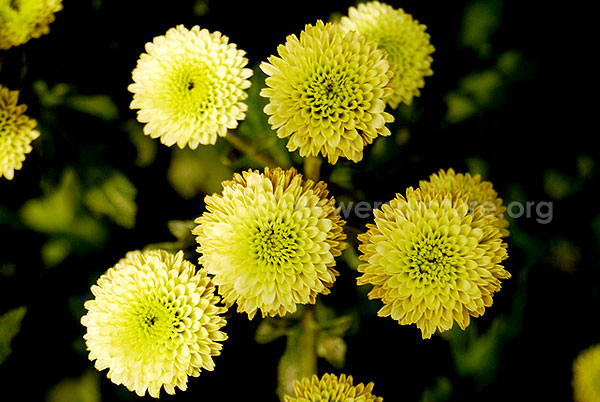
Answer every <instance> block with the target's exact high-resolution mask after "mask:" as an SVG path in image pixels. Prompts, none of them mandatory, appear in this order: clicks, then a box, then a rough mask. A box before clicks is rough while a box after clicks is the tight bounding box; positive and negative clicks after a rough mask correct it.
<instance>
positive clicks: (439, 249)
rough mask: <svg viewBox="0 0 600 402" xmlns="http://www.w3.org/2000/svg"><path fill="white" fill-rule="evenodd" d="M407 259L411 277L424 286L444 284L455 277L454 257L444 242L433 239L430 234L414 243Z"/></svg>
mask: <svg viewBox="0 0 600 402" xmlns="http://www.w3.org/2000/svg"><path fill="white" fill-rule="evenodd" d="M409 258H410V261H411V267H412V268H413V270H412V271H411V275H412V276H413V277H414V278H418V279H419V280H420V281H422V282H423V284H425V285H429V284H432V285H433V284H437V283H440V282H441V284H445V283H446V282H448V280H449V279H450V278H451V277H452V276H454V277H456V274H455V271H456V268H455V264H456V257H455V256H454V255H453V254H452V251H451V249H450V247H449V246H448V245H447V244H445V242H444V241H442V240H441V239H435V238H434V236H433V235H432V234H431V233H429V234H428V235H427V237H424V238H422V239H421V241H417V242H416V244H415V247H414V249H413V251H412V252H411V253H409Z"/></svg>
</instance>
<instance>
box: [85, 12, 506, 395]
mask: <svg viewBox="0 0 600 402" xmlns="http://www.w3.org/2000/svg"><path fill="white" fill-rule="evenodd" d="M433 50H434V49H433V46H432V45H431V44H430V43H429V35H428V34H426V33H425V26H423V25H420V24H419V23H418V22H417V21H416V20H413V18H412V17H411V16H410V15H408V14H406V13H404V11H402V10H396V9H393V8H392V7H390V6H387V5H385V4H382V3H379V2H377V1H375V2H370V3H366V4H361V5H359V6H358V7H357V8H354V7H352V8H350V10H349V13H348V16H347V17H343V18H342V19H341V20H340V21H339V22H332V23H324V22H322V21H317V22H316V23H315V24H314V25H306V26H305V28H304V30H303V31H302V32H301V33H300V35H299V36H296V35H290V36H288V37H287V40H286V43H285V44H282V45H280V46H279V47H278V49H277V53H278V55H277V56H271V57H269V58H268V62H263V63H262V64H261V65H260V68H261V69H262V70H263V71H264V72H265V74H266V75H267V76H268V77H267V78H266V87H265V88H263V89H262V90H261V92H260V93H261V95H262V96H263V97H266V98H268V100H269V102H268V104H267V106H266V107H265V108H264V112H265V113H266V114H267V115H269V123H270V124H271V125H272V127H273V129H274V130H275V131H276V133H277V135H278V136H279V137H281V138H288V143H287V148H288V149H289V150H290V151H295V150H299V154H300V155H301V156H303V157H309V156H310V157H318V156H320V155H322V156H323V157H326V158H327V159H328V161H329V162H330V163H332V164H334V163H336V162H337V161H338V159H339V157H344V158H347V159H349V160H351V161H355V162H358V161H360V160H361V159H362V157H363V150H364V147H365V146H366V145H367V144H370V143H372V142H373V140H374V139H375V138H377V137H378V136H387V135H390V131H389V129H388V128H387V127H386V123H389V122H391V121H393V116H392V115H391V114H390V113H388V112H386V111H385V109H386V106H389V107H391V108H395V107H397V106H398V105H399V104H400V103H402V102H403V103H405V104H410V103H411V101H412V99H413V97H414V96H418V95H419V89H420V88H422V87H423V85H424V77H426V76H429V75H431V74H432V71H431V69H430V65H431V61H432V59H431V53H432V52H433ZM146 52H147V53H144V54H142V55H141V57H140V59H139V60H138V64H137V66H136V68H135V70H134V71H133V81H134V82H133V83H132V84H131V85H130V86H129V90H130V91H131V92H132V93H133V101H132V102H131V108H132V109H138V111H137V113H138V120H139V121H140V122H142V123H145V126H144V132H145V133H146V134H147V135H149V136H151V137H153V138H159V139H160V141H161V142H162V143H163V144H165V145H168V146H171V145H173V144H177V146H179V147H185V146H189V147H190V148H192V149H194V148H196V147H197V146H198V145H199V144H214V143H215V142H216V140H217V137H219V136H221V137H224V136H227V133H228V130H230V129H234V128H236V127H237V125H238V123H239V121H241V120H243V119H244V117H245V112H246V111H247V106H246V104H245V103H244V100H245V99H246V98H247V94H246V93H245V89H247V88H248V87H249V86H250V81H249V80H248V78H249V77H250V76H251V74H252V70H250V69H248V68H246V64H247V62H248V60H247V59H246V58H244V54H245V53H244V52H243V51H242V50H239V49H237V47H236V45H235V44H231V43H229V40H228V38H227V37H225V36H223V35H222V34H221V33H219V32H213V33H211V32H209V31H207V30H206V29H200V28H199V27H197V26H195V27H193V28H192V29H191V30H188V29H186V28H184V27H183V26H177V27H176V28H172V29H170V30H169V31H168V32H167V33H166V34H165V35H164V36H159V37H157V38H155V39H154V40H153V42H152V43H148V44H147V45H146ZM205 204H206V212H204V213H203V214H202V215H201V216H200V217H198V218H197V219H196V220H195V223H196V224H197V226H196V227H195V228H194V229H193V230H192V233H193V235H195V236H196V240H197V243H198V248H197V251H198V253H199V254H200V257H199V263H200V265H201V269H200V270H199V271H196V270H195V268H194V266H193V265H192V264H191V263H189V262H187V261H184V260H183V259H182V253H181V252H180V253H178V254H177V255H172V254H169V253H167V252H164V251H159V250H152V251H147V252H144V253H142V252H132V253H130V254H128V255H127V256H126V257H125V258H124V259H123V260H121V261H120V262H119V263H118V264H117V265H116V266H115V267H114V268H111V269H109V270H108V271H107V272H106V274H104V275H103V276H102V277H101V278H100V279H99V280H98V284H97V285H95V286H93V287H92V293H93V294H94V296H95V298H94V299H93V300H91V301H88V302H87V303H86V305H85V307H86V308H87V310H88V313H87V314H86V315H85V316H84V317H83V318H82V323H83V325H85V326H86V327H87V333H86V335H85V339H86V342H87V347H88V349H89V350H90V359H92V360H96V363H95V364H96V367H97V368H98V369H99V370H102V369H105V368H108V369H109V371H108V377H109V378H111V379H112V380H113V381H114V382H115V383H117V384H124V385H125V386H127V387H128V388H129V389H130V390H133V391H135V392H136V393H137V394H139V395H143V394H145V392H146V390H147V391H148V392H149V394H150V395H151V396H154V397H157V396H158V395H159V392H160V389H161V387H164V389H165V390H166V392H168V393H174V390H175V387H178V388H180V389H182V390H183V389H185V388H186V383H187V378H188V376H197V375H199V374H200V371H201V369H205V370H212V368H213V361H212V356H215V355H218V354H219V350H220V348H221V345H220V343H219V342H220V341H223V340H224V339H225V338H226V336H225V334H224V333H223V332H221V331H220V328H221V327H222V326H223V325H225V320H224V319H223V318H222V315H221V314H222V313H223V312H225V311H226V308H229V307H231V306H233V305H234V304H235V305H236V306H237V311H238V312H242V313H246V314H247V315H248V317H249V318H250V319H252V318H253V317H254V316H255V314H256V313H257V312H258V311H259V310H260V313H261V315H262V316H263V317H266V316H284V315H286V314H288V313H293V312H295V311H296V309H297V305H298V304H314V303H315V301H316V298H317V296H318V295H319V294H328V293H329V292H330V288H331V287H332V286H333V284H334V282H335V280H336V277H337V276H338V275H339V273H338V271H336V269H335V264H336V261H335V258H336V257H338V256H339V255H340V254H341V252H342V250H343V249H344V248H345V247H347V244H346V242H345V241H344V240H345V238H346V235H345V234H344V232H343V225H344V224H345V222H344V221H343V220H342V219H341V218H340V217H339V216H338V211H337V210H336V208H335V200H334V198H333V197H329V193H328V190H327V185H326V183H324V182H322V181H319V182H316V181H314V180H310V179H306V178H305V177H303V175H301V174H300V173H298V172H297V171H296V170H295V169H294V168H291V169H289V170H283V169H281V168H274V169H269V168H265V169H264V171H263V172H260V171H256V170H248V171H245V172H243V173H241V174H235V175H234V176H233V178H232V180H230V181H226V182H224V183H223V191H222V194H214V195H210V196H207V197H206V198H205ZM488 205H493V206H495V209H494V213H493V214H490V213H488V210H487V209H486V208H485V207H486V206H488ZM504 210H505V209H504V207H503V205H502V200H501V199H500V198H498V197H497V193H496V192H495V191H494V190H493V188H492V185H491V183H489V182H482V181H481V178H480V177H479V176H471V175H469V174H456V173H455V172H454V171H453V170H451V169H450V170H448V171H447V172H446V171H443V170H442V171H440V172H439V173H438V174H433V175H432V176H431V177H430V180H429V181H423V182H421V183H420V187H419V188H418V189H416V190H415V189H413V188H409V189H408V190H407V191H406V195H400V194H398V195H397V197H396V198H395V199H394V200H392V201H391V202H390V203H389V205H384V206H383V207H382V208H381V209H379V210H376V211H375V220H374V223H373V224H370V225H368V230H367V232H366V233H364V234H362V235H359V237H358V239H359V241H360V243H361V244H360V246H359V250H360V252H361V256H360V258H361V260H362V261H364V264H362V265H360V267H359V271H360V272H361V273H362V276H360V277H359V278H358V284H359V285H363V284H370V285H372V286H373V289H372V290H371V292H370V294H369V297H370V298H377V299H381V300H382V302H383V304H384V306H383V308H382V309H381V310H380V311H379V315H380V316H391V317H392V318H393V319H395V320H398V322H399V323H400V324H413V323H414V324H416V325H417V327H418V328H419V329H420V330H421V332H422V336H423V338H429V337H431V336H432V334H434V333H435V331H436V330H439V331H444V330H448V329H449V328H451V327H452V326H453V323H454V321H456V322H457V323H458V325H459V326H460V327H461V328H465V327H466V326H467V325H468V324H469V321H470V317H471V316H479V315H481V314H483V312H484V309H485V308H486V307H489V306H490V305H491V304H492V296H493V294H494V293H495V292H497V291H498V290H500V287H501V280H502V279H506V278H509V277H510V274H509V273H508V272H507V271H506V270H504V268H503V267H502V265H501V263H502V261H503V260H504V259H506V258H507V254H506V243H504V242H503V237H505V236H507V235H508V231H507V229H506V227H507V225H508V222H507V221H506V220H505V219H504V218H503V217H502V213H503V212H504ZM215 292H217V293H218V296H217V295H215ZM221 300H222V301H223V303H224V304H225V306H226V307H218V305H217V304H218V303H219V302H220V301H221ZM372 389H373V384H372V383H370V384H367V385H366V386H365V385H363V384H359V385H357V386H354V385H353V381H352V377H350V376H348V377H346V376H345V375H341V376H340V377H339V378H338V377H336V376H334V375H329V374H327V375H325V376H323V377H322V378H321V379H319V378H317V377H316V376H315V377H312V378H310V379H309V378H305V379H303V380H302V381H299V382H296V383H295V386H294V391H295V394H296V396H295V397H291V396H286V397H285V401H287V402H295V401H298V402H299V401H315V402H316V401H323V400H340V401H341V400H344V401H348V402H351V401H357V402H358V401H362V402H380V401H382V398H380V397H376V396H373V395H372V394H371V391H372Z"/></svg>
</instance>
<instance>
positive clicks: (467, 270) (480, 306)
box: [358, 188, 510, 339]
mask: <svg viewBox="0 0 600 402" xmlns="http://www.w3.org/2000/svg"><path fill="white" fill-rule="evenodd" d="M374 214H375V222H374V224H369V225H367V226H368V228H369V230H368V231H367V232H366V233H363V234H361V235H359V236H358V238H359V240H360V242H361V243H362V244H361V245H360V246H359V250H360V251H361V252H362V255H361V256H360V259H361V260H362V261H365V263H364V264H361V265H360V266H359V267H358V270H359V271H360V272H362V273H363V275H362V276H361V277H359V278H358V284H359V285H365V284H372V285H373V286H374V287H373V289H372V290H371V292H370V293H369V298H371V299H381V301H382V302H383V308H381V310H379V313H378V315H379V316H381V317H386V316H391V317H392V318H393V319H394V320H397V321H398V322H399V323H400V324H402V325H406V324H417V327H418V328H419V329H420V330H421V333H422V335H423V338H424V339H425V338H430V337H431V335H432V334H433V333H434V332H435V331H436V329H439V330H440V331H445V330H448V329H450V328H451V327H452V325H453V322H454V321H456V322H457V323H458V325H459V326H460V327H461V328H462V329H464V328H466V327H467V326H468V325H469V321H470V316H474V317H477V316H480V315H482V314H483V312H484V310H485V307H489V306H491V305H492V295H493V294H494V292H497V291H499V290H500V288H501V279H507V278H509V277H510V274H509V273H508V272H507V271H506V270H505V269H504V267H503V266H502V265H500V264H501V262H502V261H503V260H504V259H506V258H507V253H506V243H504V242H503V241H502V238H501V236H500V231H499V230H498V227H497V225H496V224H495V221H496V218H495V217H494V216H490V215H489V214H485V213H484V211H483V210H482V208H481V207H477V208H475V209H474V210H473V211H472V213H470V211H469V198H468V196H466V195H461V194H460V193H459V192H458V191H455V192H447V191H445V190H442V191H429V192H426V191H422V190H420V189H417V190H413V189H412V188H409V189H408V190H407V192H406V197H403V196H402V195H400V194H398V195H397V196H396V198H394V199H393V200H392V201H390V203H389V204H388V205H383V206H382V207H381V209H378V210H375V211H374Z"/></svg>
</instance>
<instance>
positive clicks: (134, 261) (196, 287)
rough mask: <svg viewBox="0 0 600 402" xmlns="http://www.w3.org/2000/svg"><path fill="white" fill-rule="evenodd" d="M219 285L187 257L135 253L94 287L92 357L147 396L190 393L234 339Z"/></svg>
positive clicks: (85, 320)
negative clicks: (191, 380)
mask: <svg viewBox="0 0 600 402" xmlns="http://www.w3.org/2000/svg"><path fill="white" fill-rule="evenodd" d="M214 292H215V287H214V285H213V284H212V282H211V280H210V278H209V277H208V276H207V275H206V273H205V272H204V271H196V268H195V267H194V265H193V264H191V263H190V262H188V261H185V260H184V259H183V252H179V253H177V254H171V253H168V252H166V251H163V250H149V251H145V252H140V251H133V252H130V253H128V254H127V255H126V257H125V258H123V259H121V260H120V261H119V262H118V263H117V265H115V266H114V267H113V268H110V269H109V270H108V271H106V273H105V274H104V275H102V276H101V277H100V279H98V283H97V285H94V286H92V293H93V294H94V299H93V300H90V301H87V302H86V303H85V308H86V309H87V310H88V312H87V314H86V315H85V316H83V317H82V319H81V323H82V324H83V325H84V326H86V327H87V333H86V334H85V335H84V338H85V340H86V344H87V348H88V350H89V351H90V355H89V358H90V360H96V363H95V366H96V368H97V369H98V370H104V369H106V368H108V378H110V379H111V380H112V381H113V382H114V383H115V384H123V385H125V386H126V387H127V388H128V389H129V390H130V391H135V392H136V394H138V395H139V396H143V395H144V394H145V393H146V390H147V391H148V393H149V394H150V395H151V396H153V397H155V398H158V396H159V393H160V389H161V387H164V389H165V391H166V392H167V393H168V394H174V393H175V387H178V388H179V389H181V390H185V389H186V388H187V379H188V376H192V377H197V376H199V375H200V371H201V370H202V369H204V370H213V368H214V362H213V358H212V357H213V356H217V355H219V354H220V350H221V347H222V345H221V344H220V343H219V342H220V341H223V340H225V339H227V336H226V335H225V333H223V332H221V331H220V329H221V328H222V327H223V326H224V325H225V319H224V318H223V317H222V316H221V314H222V313H224V312H225V311H226V309H225V308H224V307H219V306H218V305H217V303H218V302H219V300H220V299H219V297H218V296H216V295H215V293H214Z"/></svg>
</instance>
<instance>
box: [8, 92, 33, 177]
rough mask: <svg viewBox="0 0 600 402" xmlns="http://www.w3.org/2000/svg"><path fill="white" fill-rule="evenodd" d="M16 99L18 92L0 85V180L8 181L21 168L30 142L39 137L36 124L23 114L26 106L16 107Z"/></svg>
mask: <svg viewBox="0 0 600 402" xmlns="http://www.w3.org/2000/svg"><path fill="white" fill-rule="evenodd" d="M18 99H19V91H11V90H9V89H8V88H5V87H3V86H2V85H0V178H1V177H2V176H4V177H5V178H6V179H8V180H12V178H13V177H14V174H15V170H19V169H21V168H22V167H23V161H24V160H25V156H26V155H27V154H28V153H29V152H31V150H32V147H31V142H32V141H33V140H35V139H36V138H38V137H39V136H40V132H39V131H37V130H35V127H36V125H37V122H36V121H35V120H34V119H31V118H29V117H27V116H26V115H25V114H24V113H25V111H26V110H27V106H26V105H17V102H18Z"/></svg>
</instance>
